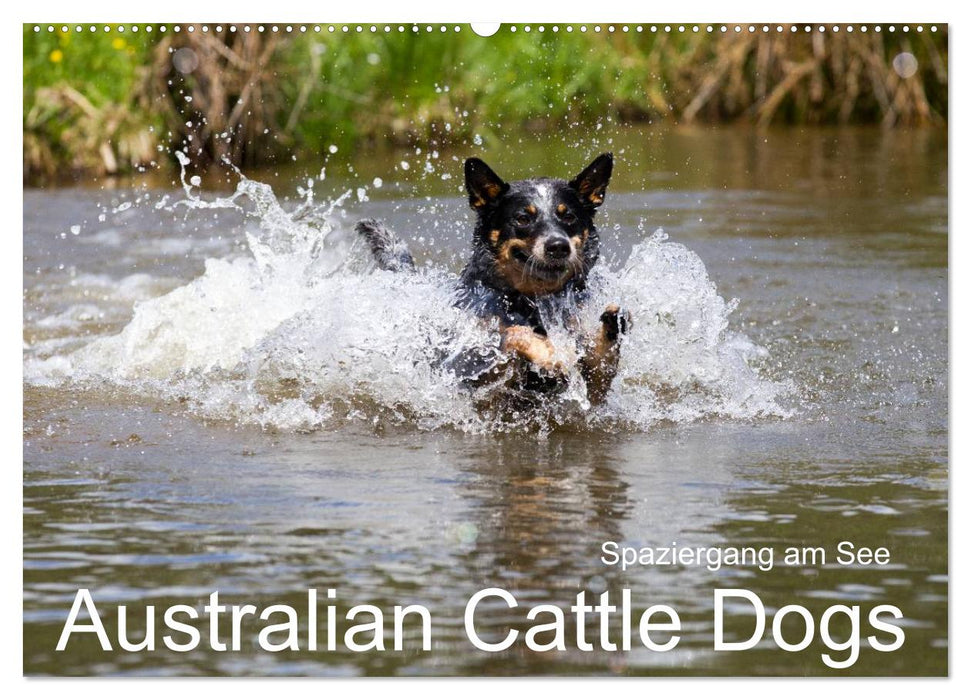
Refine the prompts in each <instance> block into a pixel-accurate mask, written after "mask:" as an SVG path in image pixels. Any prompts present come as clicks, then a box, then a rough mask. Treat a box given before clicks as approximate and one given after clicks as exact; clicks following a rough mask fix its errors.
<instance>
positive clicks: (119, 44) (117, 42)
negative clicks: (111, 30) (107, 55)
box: [111, 36, 125, 51]
mask: <svg viewBox="0 0 971 700" xmlns="http://www.w3.org/2000/svg"><path fill="white" fill-rule="evenodd" d="M111 46H112V48H115V49H118V50H119V51H121V50H122V49H123V48H125V40H124V39H122V38H121V37H120V36H116V37H115V38H114V39H112V40H111Z"/></svg>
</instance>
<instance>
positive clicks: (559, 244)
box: [543, 238, 570, 260]
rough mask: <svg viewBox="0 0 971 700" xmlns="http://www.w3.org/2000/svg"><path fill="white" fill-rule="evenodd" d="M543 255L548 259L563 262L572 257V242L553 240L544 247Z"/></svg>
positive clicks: (561, 239) (564, 239) (562, 239)
mask: <svg viewBox="0 0 971 700" xmlns="http://www.w3.org/2000/svg"><path fill="white" fill-rule="evenodd" d="M543 253H544V254H545V255H546V257H547V258H551V259H553V260H563V259H564V258H568V257H570V241H568V240H567V239H566V238H551V239H550V240H548V241H546V245H545V246H543Z"/></svg>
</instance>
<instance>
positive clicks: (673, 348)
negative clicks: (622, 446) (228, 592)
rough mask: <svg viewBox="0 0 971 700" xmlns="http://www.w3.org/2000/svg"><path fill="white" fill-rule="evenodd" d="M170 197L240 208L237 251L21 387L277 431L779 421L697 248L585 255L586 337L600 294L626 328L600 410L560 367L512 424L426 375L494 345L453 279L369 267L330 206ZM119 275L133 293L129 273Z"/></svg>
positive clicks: (254, 186)
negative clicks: (133, 401) (171, 404)
mask: <svg viewBox="0 0 971 700" xmlns="http://www.w3.org/2000/svg"><path fill="white" fill-rule="evenodd" d="M186 193H187V198H186V199H185V200H183V201H182V202H180V203H178V204H177V205H176V206H188V207H191V208H194V209H219V208H228V207H231V208H236V209H243V210H245V211H247V212H248V213H249V214H250V215H252V216H254V217H255V218H256V219H257V220H258V221H259V224H260V226H259V231H258V232H255V233H248V234H247V237H248V243H249V251H250V256H248V257H243V258H238V259H234V260H228V259H218V258H214V259H209V260H207V261H206V266H205V272H204V274H203V275H202V276H200V277H199V278H197V279H195V280H193V281H192V282H189V283H188V284H185V285H183V286H181V287H178V288H176V289H174V290H173V291H171V292H169V293H168V294H165V295H163V296H160V297H157V298H153V299H149V300H145V301H140V302H138V303H136V305H135V308H134V314H133V318H132V319H131V321H130V323H128V325H127V326H126V327H125V328H124V330H123V331H122V332H121V333H119V334H118V335H115V336H111V337H105V338H99V339H96V340H94V341H93V342H91V343H89V344H87V345H85V346H84V347H82V348H81V349H79V350H77V351H75V352H73V353H71V354H68V355H63V356H61V355H55V356H53V357H50V358H48V359H44V360H27V361H26V362H25V379H26V381H27V382H30V383H34V384H43V385H50V384H86V383H88V382H98V383H103V382H106V381H107V382H110V383H112V384H114V385H116V386H117V387H120V388H122V389H124V390H127V391H129V392H131V393H132V394H133V395H138V394H148V395H151V396H158V395H161V396H163V397H164V396H169V397H173V398H174V397H182V398H188V401H189V405H190V406H191V407H192V408H193V409H194V410H195V411H197V412H198V413H199V414H201V415H204V416H207V417H213V418H224V419H231V420H238V421H243V422H248V423H258V424H263V425H273V426H276V427H278V428H281V429H285V430H298V429H299V430H305V429H312V428H317V427H321V426H325V427H326V426H331V425H334V424H337V423H340V422H344V421H366V422H369V423H380V422H390V423H396V424H403V425H408V426H414V427H417V428H419V429H437V428H442V427H445V426H451V427H457V428H459V429H462V430H469V431H490V430H500V429H502V430H508V429H512V430H515V429H518V428H519V426H521V425H523V424H526V423H529V424H530V426H531V428H530V429H533V428H535V427H536V426H537V425H540V426H541V427H542V428H543V429H548V428H549V427H551V426H553V425H563V424H566V425H567V426H574V427H581V426H589V425H598V426H604V425H607V426H610V427H612V428H614V429H620V428H626V429H639V430H643V429H647V428H649V427H651V426H652V425H656V424H657V423H659V422H661V421H673V422H678V423H681V422H688V421H694V420H698V419H701V418H707V417H714V416H722V417H728V418H743V419H750V418H753V417H759V416H785V415H787V410H786V409H785V408H784V407H783V405H782V399H783V398H784V397H785V395H786V394H787V392H788V391H789V387H787V386H785V385H782V384H778V383H774V382H771V381H767V380H765V379H763V378H761V377H760V376H759V374H758V372H757V371H756V370H755V369H753V368H752V367H751V366H750V365H749V362H750V361H752V360H753V359H755V358H756V357H757V356H758V355H759V354H760V353H764V351H763V350H761V349H759V348H757V347H756V346H755V345H753V344H752V343H751V342H750V341H749V340H748V339H747V338H745V337H744V336H742V335H739V334H737V333H732V332H730V331H729V330H728V321H729V315H730V314H731V311H732V309H733V308H734V307H733V304H731V303H726V302H725V301H724V300H723V299H722V298H721V297H720V296H719V295H718V293H717V291H716V289H715V286H714V285H713V284H712V282H711V281H710V280H709V278H708V276H707V273H706V271H705V267H704V265H703V264H702V262H701V260H700V259H699V258H698V256H697V255H695V254H694V253H692V252H691V251H690V250H688V249H687V248H685V247H684V246H682V245H679V244H676V243H672V242H669V241H667V240H666V236H664V234H663V233H660V232H659V233H657V234H655V235H654V236H653V237H651V238H650V239H649V240H646V241H644V242H642V243H641V244H639V245H637V246H636V247H635V248H634V250H633V252H632V254H631V256H630V258H629V259H628V261H627V262H626V264H625V265H624V266H623V267H622V268H621V269H620V270H617V271H611V270H608V269H606V268H605V267H604V266H603V265H601V266H599V267H597V268H595V270H594V274H593V276H592V278H591V281H590V288H591V300H590V303H589V304H587V306H586V307H585V308H584V310H583V311H582V314H581V315H582V323H583V325H584V326H585V327H586V328H587V329H593V328H594V327H595V325H596V323H597V319H598V318H599V315H600V313H601V312H602V311H603V308H604V307H605V306H606V305H607V304H610V303H618V304H620V305H622V306H623V307H625V308H626V309H627V310H628V311H629V312H630V313H631V316H632V318H633V320H634V326H633V329H632V331H631V332H630V334H629V336H628V337H627V338H626V339H625V341H624V345H623V349H622V359H621V363H620V370H619V374H618V376H617V379H616V380H615V383H614V387H613V390H612V391H611V393H610V395H609V397H608V400H607V402H606V403H605V405H603V406H601V407H599V408H597V409H596V410H591V409H590V407H589V404H588V403H587V402H586V397H585V391H584V387H583V383H582V380H580V378H579V375H578V373H574V376H573V377H572V380H571V384H570V387H569V389H568V390H567V391H566V392H565V393H564V394H562V395H561V396H558V397H556V398H551V399H550V400H549V401H548V402H547V404H546V405H545V406H542V407H541V408H540V409H537V411H536V412H535V414H534V415H531V416H529V417H526V416H513V417H512V418H511V419H510V418H509V416H506V417H504V418H500V417H497V416H495V415H492V414H491V413H489V412H488V411H486V412H483V411H482V410H481V405H479V404H481V402H482V400H483V399H484V398H486V395H487V393H488V391H489V390H488V389H481V390H478V391H477V392H472V391H469V390H467V389H465V388H464V387H463V386H462V385H461V384H460V383H459V382H458V380H456V379H455V378H454V377H453V376H452V375H450V374H449V373H448V372H447V371H445V370H443V369H442V368H441V360H442V358H443V357H445V356H448V355H450V354H453V353H456V352H459V351H461V350H462V349H463V348H467V347H472V346H476V347H478V346H482V347H485V346H491V347H494V346H495V345H496V343H497V335H496V332H495V329H494V328H489V327H485V326H483V324H481V323H479V322H478V321H477V320H475V319H473V318H471V317H470V316H469V315H467V314H466V313H465V312H462V311H460V310H458V309H456V308H454V306H453V298H454V284H455V281H456V280H455V276H454V275H451V274H448V273H445V272H442V271H434V270H431V271H429V270H425V271H423V272H419V273H416V274H414V275H408V274H393V273H388V272H383V271H370V270H368V268H367V266H366V265H364V264H363V261H364V260H365V259H366V257H365V255H366V254H365V251H364V250H363V247H361V246H353V247H352V244H353V241H354V239H353V236H352V234H350V232H348V231H346V230H344V229H342V228H340V227H337V226H336V225H335V223H334V219H333V217H332V216H331V215H332V213H333V210H334V208H335V207H336V206H338V205H339V202H338V203H332V204H331V205H330V206H329V207H326V208H317V209H313V210H312V211H309V212H308V211H307V210H306V209H305V210H302V211H301V213H300V214H299V216H294V215H291V214H289V213H287V212H286V211H284V210H283V208H282V207H281V206H280V204H279V203H278V201H277V200H276V198H275V197H274V195H273V193H272V190H270V188H269V187H267V186H266V185H262V184H260V183H256V182H253V181H250V180H246V179H245V178H243V179H242V180H241V182H240V184H239V188H238V190H237V192H236V193H235V194H234V195H233V196H232V197H229V198H224V199H217V200H214V201H210V202H204V201H202V200H201V199H200V198H198V197H197V196H195V195H194V194H193V193H192V191H191V187H190V186H189V185H186ZM129 281H130V282H131V286H132V287H133V288H134V289H132V290H131V292H130V293H132V296H137V292H136V291H135V290H136V289H140V288H142V287H143V280H136V279H131V280H129ZM72 313H73V311H72ZM52 321H53V319H52ZM550 337H551V340H553V342H554V343H556V344H558V345H559V346H561V347H563V348H567V347H570V346H571V345H572V343H573V341H572V339H571V337H570V335H569V333H568V332H567V331H566V329H564V328H562V327H559V326H557V325H556V324H551V325H550ZM527 418H528V419H529V420H527Z"/></svg>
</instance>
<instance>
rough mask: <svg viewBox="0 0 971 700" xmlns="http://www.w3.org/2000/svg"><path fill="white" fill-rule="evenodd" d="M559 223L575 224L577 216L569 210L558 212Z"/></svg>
mask: <svg viewBox="0 0 971 700" xmlns="http://www.w3.org/2000/svg"><path fill="white" fill-rule="evenodd" d="M560 221H562V222H563V223H565V224H575V223H576V222H577V216H576V214H574V213H573V212H572V211H570V210H569V209H565V210H563V211H561V212H560Z"/></svg>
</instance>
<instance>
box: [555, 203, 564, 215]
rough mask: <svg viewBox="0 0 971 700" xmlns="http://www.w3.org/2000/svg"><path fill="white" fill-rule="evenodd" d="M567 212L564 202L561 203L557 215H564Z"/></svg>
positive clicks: (557, 207) (558, 205) (557, 206)
mask: <svg viewBox="0 0 971 700" xmlns="http://www.w3.org/2000/svg"><path fill="white" fill-rule="evenodd" d="M565 211H566V205H565V204H563V203H562V202H560V203H559V204H557V205H556V213H557V214H562V213H564V212H565Z"/></svg>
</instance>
